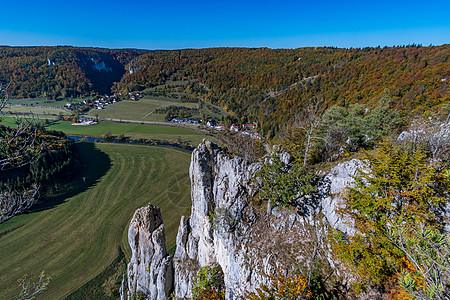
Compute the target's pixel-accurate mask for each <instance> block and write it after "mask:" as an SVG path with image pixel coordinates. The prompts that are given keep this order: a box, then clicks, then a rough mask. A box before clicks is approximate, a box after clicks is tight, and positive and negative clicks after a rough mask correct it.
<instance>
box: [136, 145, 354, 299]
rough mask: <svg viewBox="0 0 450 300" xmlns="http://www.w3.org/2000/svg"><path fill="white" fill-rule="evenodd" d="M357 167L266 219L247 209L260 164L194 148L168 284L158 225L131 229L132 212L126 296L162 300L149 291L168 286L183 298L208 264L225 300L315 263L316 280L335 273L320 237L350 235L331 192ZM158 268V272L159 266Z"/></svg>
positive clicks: (342, 170)
mask: <svg viewBox="0 0 450 300" xmlns="http://www.w3.org/2000/svg"><path fill="white" fill-rule="evenodd" d="M361 166H362V163H361V161H358V160H352V161H349V162H346V163H343V164H340V165H339V166H337V167H336V168H334V169H333V170H332V171H331V172H330V173H329V174H327V175H326V176H323V178H322V180H321V181H320V183H319V185H320V186H319V189H318V190H319V192H318V193H317V194H315V195H311V196H308V197H306V198H305V199H302V200H303V201H301V203H303V205H302V207H299V208H298V209H291V210H289V209H284V208H274V209H273V210H272V211H271V213H270V214H267V213H266V211H265V210H264V209H262V208H259V207H258V206H257V205H253V203H252V198H253V196H254V195H255V194H256V189H257V182H255V180H254V174H255V172H256V171H257V170H259V169H260V168H261V164H260V163H254V164H250V163H248V162H246V161H245V160H244V159H242V158H240V157H229V156H228V155H227V154H225V152H224V151H222V150H220V149H219V148H218V147H217V146H216V145H215V144H213V143H210V142H208V141H206V142H204V143H202V144H201V145H199V146H198V147H197V149H195V150H194V152H193V153H192V160H191V166H190V178H191V197H192V210H191V216H190V217H189V218H185V217H183V218H182V219H181V222H180V226H179V230H178V235H177V241H176V243H177V247H176V252H175V255H174V257H173V258H172V262H173V270H174V273H173V277H170V276H171V273H170V267H169V266H170V263H169V262H168V258H167V254H166V252H165V249H162V248H163V247H162V245H163V244H164V243H163V241H162V240H161V239H159V238H162V236H163V235H161V233H160V232H161V230H163V229H160V228H161V226H162V228H163V225H162V224H161V223H160V221H156V219H158V218H155V221H152V222H153V223H152V222H150V223H151V224H154V225H152V226H150V227H152V229H148V226H147V225H137V224H141V223H139V222H138V221H134V220H135V218H136V214H138V215H141V214H142V213H138V212H140V211H141V210H142V209H140V210H138V211H137V212H136V214H135V217H134V218H133V222H132V224H131V225H130V237H129V241H130V245H131V247H132V248H134V249H133V257H134V259H132V261H131V262H130V265H129V270H128V277H129V279H128V289H129V291H142V292H144V293H145V294H146V295H147V297H148V298H149V299H163V298H160V297H162V296H161V295H163V294H162V293H160V292H158V293H156V292H155V291H162V290H165V291H168V290H170V288H169V287H167V285H168V284H169V283H171V282H172V281H173V286H172V287H173V291H174V295H175V296H176V297H178V298H189V297H191V295H192V294H191V292H192V291H191V290H192V287H193V284H194V282H193V281H194V278H195V276H196V274H197V272H198V270H199V269H200V267H203V266H209V265H219V266H220V267H221V269H222V271H223V275H224V284H225V290H226V299H241V298H243V296H244V295H245V292H246V291H254V290H255V288H257V287H259V285H260V284H262V283H269V277H268V276H269V275H272V274H274V273H275V272H277V270H283V271H284V272H287V273H291V274H292V273H295V272H298V271H302V272H305V271H308V270H310V269H312V268H313V265H315V264H320V265H321V267H320V269H321V270H322V272H324V274H323V275H324V276H327V275H328V274H332V273H333V274H341V273H342V272H340V270H339V269H338V268H337V267H336V265H337V264H335V262H334V261H333V259H332V255H331V253H330V249H329V246H328V244H327V243H326V241H325V239H324V236H325V233H326V232H327V230H328V229H327V228H328V226H330V225H331V226H332V227H334V228H337V229H339V230H342V231H344V232H346V233H348V234H351V233H352V230H353V229H352V226H351V224H348V222H346V221H345V220H342V219H340V218H339V216H338V215H337V214H336V211H335V209H336V207H337V206H338V205H339V202H340V201H341V200H340V196H339V193H340V192H341V191H342V190H343V189H344V188H345V187H346V186H348V185H350V184H351V183H352V180H353V179H352V177H351V176H352V175H354V174H355V172H356V169H357V168H358V167H361ZM146 209H147V208H146ZM153 209H154V208H153ZM144 215H145V214H144ZM137 219H139V217H138V218H137ZM149 219H151V218H149ZM158 220H160V219H158ZM146 226H147V227H146ZM158 226H159V227H158ZM136 236H138V238H136ZM141 239H148V241H147V242H144V241H141ZM155 241H157V242H155ZM141 247H143V248H142V249H141ZM147 248H151V249H147ZM155 259H156V260H155ZM154 260H155V262H153V261H154ZM156 261H157V262H156ZM160 262H161V263H160ZM162 263H163V265H164V266H165V267H160V266H161V264H162ZM148 266H153V269H151V270H153V271H152V272H146V268H147V267H148ZM157 266H158V267H157ZM166 266H167V267H166ZM162 274H165V276H166V277H165V281H164V284H165V286H164V288H163V286H162V282H163V279H162V277H158V276H163V275H162ZM167 276H169V277H170V278H169V277H167ZM343 280H348V279H345V278H344V279H343ZM160 281H161V285H160ZM153 293H156V294H153ZM166 295H167V294H166Z"/></svg>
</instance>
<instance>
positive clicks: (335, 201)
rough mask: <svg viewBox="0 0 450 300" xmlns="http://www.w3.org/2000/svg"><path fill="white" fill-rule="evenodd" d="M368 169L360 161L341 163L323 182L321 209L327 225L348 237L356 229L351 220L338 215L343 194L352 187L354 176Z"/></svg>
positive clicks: (353, 160)
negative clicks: (323, 190) (359, 171)
mask: <svg viewBox="0 0 450 300" xmlns="http://www.w3.org/2000/svg"><path fill="white" fill-rule="evenodd" d="M366 168H367V167H366V166H365V164H364V162H363V161H361V160H359V159H352V160H350V161H347V162H343V163H340V164H339V165H337V166H336V167H334V168H333V169H331V171H330V173H328V174H327V175H326V176H325V178H324V180H323V181H322V184H323V187H322V188H323V189H325V191H326V193H324V197H322V198H321V201H320V207H321V211H322V213H323V214H324V216H325V220H326V223H327V224H329V225H330V226H331V227H333V228H334V229H337V230H340V231H342V232H344V233H346V234H347V235H353V234H354V233H355V229H354V227H353V224H352V222H351V221H350V220H347V219H345V218H342V216H340V215H339V214H338V213H337V209H338V208H339V206H340V205H342V196H343V195H342V193H343V192H344V190H345V189H346V188H347V187H350V186H352V183H353V182H354V179H353V178H354V176H355V175H356V174H357V171H358V170H364V169H366Z"/></svg>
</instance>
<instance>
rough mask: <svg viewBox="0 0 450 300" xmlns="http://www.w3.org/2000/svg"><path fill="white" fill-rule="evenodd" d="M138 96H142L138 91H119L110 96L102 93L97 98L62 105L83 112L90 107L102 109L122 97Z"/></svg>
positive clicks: (131, 97)
mask: <svg viewBox="0 0 450 300" xmlns="http://www.w3.org/2000/svg"><path fill="white" fill-rule="evenodd" d="M140 98H142V94H141V93H139V92H130V93H128V94H126V95H125V96H123V95H122V94H121V93H114V94H113V95H111V96H108V95H104V96H103V97H99V98H98V99H92V100H91V99H87V100H84V101H82V102H78V103H72V102H67V103H66V104H65V105H64V106H65V107H66V108H68V109H70V110H78V111H79V112H84V113H85V112H88V111H89V110H91V109H103V108H105V107H106V106H108V105H111V104H114V103H116V102H119V101H121V100H123V99H127V100H133V101H137V100H139V99H140Z"/></svg>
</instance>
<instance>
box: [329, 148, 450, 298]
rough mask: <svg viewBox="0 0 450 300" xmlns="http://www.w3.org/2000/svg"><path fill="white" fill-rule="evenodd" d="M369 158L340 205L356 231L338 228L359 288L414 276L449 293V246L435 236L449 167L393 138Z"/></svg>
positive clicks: (337, 247)
mask: <svg viewBox="0 0 450 300" xmlns="http://www.w3.org/2000/svg"><path fill="white" fill-rule="evenodd" d="M367 161H368V165H369V169H370V171H366V172H365V171H363V170H360V171H359V174H358V176H357V177H356V178H355V179H356V180H355V183H354V186H353V187H351V188H349V189H348V190H347V192H346V195H345V198H344V199H345V200H344V203H343V206H342V208H341V210H340V214H341V215H342V216H343V217H345V218H347V219H348V220H351V221H352V222H353V223H354V226H355V229H356V233H355V234H354V235H353V236H344V235H343V234H342V233H339V232H337V233H336V235H335V236H334V241H335V244H334V252H335V253H336V254H337V255H338V257H339V258H340V259H341V260H342V261H343V262H345V264H347V265H348V266H349V267H350V268H351V269H352V270H353V272H354V274H355V275H356V276H357V278H358V284H357V286H356V287H358V288H360V289H361V288H362V289H364V287H365V286H368V285H372V284H377V285H381V286H385V287H389V286H392V285H396V286H399V285H400V284H402V285H404V284H405V280H406V282H407V281H408V278H415V279H414V280H415V283H416V284H417V285H420V284H421V285H422V289H423V290H427V291H428V292H430V291H431V293H432V294H433V295H434V296H433V297H436V298H438V299H448V298H445V297H447V296H445V297H444V298H442V297H441V296H439V295H446V294H445V293H448V291H447V290H446V289H447V287H446V284H448V279H449V277H448V276H449V270H450V269H449V264H448V262H449V261H448V258H449V257H448V252H447V253H446V251H443V250H442V249H448V248H445V247H448V246H445V247H444V248H442V247H441V248H439V247H440V246H439V245H441V246H442V243H443V242H442V240H441V238H440V237H439V238H433V237H432V235H433V234H436V233H437V232H439V230H441V229H442V220H441V218H442V213H441V212H442V207H443V206H444V205H445V204H446V203H447V202H448V200H449V192H448V190H449V187H450V176H449V173H448V169H447V168H446V167H445V168H442V167H437V166H436V165H433V164H429V163H428V160H427V157H426V155H425V154H424V153H423V152H421V151H410V150H408V149H405V148H402V147H400V146H395V145H392V144H390V143H388V142H383V143H382V144H380V145H379V146H378V148H377V152H376V154H375V155H369V154H367ZM430 232H431V233H432V234H431V235H430ZM435 236H436V237H438V236H437V235H435ZM425 237H426V238H425ZM427 239H428V240H427ZM428 241H431V242H432V243H429V242H428ZM441 242H442V243H441ZM445 243H447V242H445ZM416 246H417V247H416ZM438 246H439V247H438ZM427 247H428V248H427ZM438 248H439V249H440V250H438ZM424 249H428V250H430V252H428V254H424V253H426V251H425V252H424ZM432 249H434V250H432ZM431 250H432V251H431ZM433 251H434V252H433ZM433 253H434V254H433ZM442 255H444V256H445V257H444V261H445V262H443V261H442V260H441V258H442V257H441V256H442ZM430 259H434V261H432V262H430ZM435 266H438V269H437V270H436V268H434V267H435ZM439 268H440V269H439ZM424 270H427V271H424ZM428 271H429V272H428ZM433 272H434V273H433ZM439 272H440V273H439ZM427 274H434V275H436V274H439V275H440V280H442V282H436V281H430V280H429V278H428V276H427ZM414 276H415V277H414ZM439 297H441V298H439Z"/></svg>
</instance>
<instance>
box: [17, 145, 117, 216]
mask: <svg viewBox="0 0 450 300" xmlns="http://www.w3.org/2000/svg"><path fill="white" fill-rule="evenodd" d="M77 157H78V160H79V161H78V163H77V164H76V168H78V170H75V172H74V173H75V175H74V176H73V178H72V179H71V180H70V181H67V182H65V183H64V184H62V185H60V186H59V188H58V190H59V191H60V192H59V193H56V194H53V195H47V196H44V197H42V198H41V199H40V200H39V201H38V202H37V203H36V204H35V205H33V207H32V208H31V209H29V210H28V211H27V212H25V214H27V213H33V212H38V211H43V210H46V209H51V208H53V207H55V206H57V205H59V204H61V203H64V202H65V201H66V200H67V199H69V198H71V197H73V196H75V195H77V194H80V193H82V192H84V191H86V190H87V189H89V188H90V187H92V186H94V185H95V184H96V183H97V182H98V181H99V180H100V178H102V177H103V176H104V175H105V174H106V173H107V172H108V171H109V169H110V168H111V159H110V158H109V156H108V155H107V154H105V153H104V152H102V151H100V150H99V149H97V148H96V147H95V144H94V143H78V144H77Z"/></svg>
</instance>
